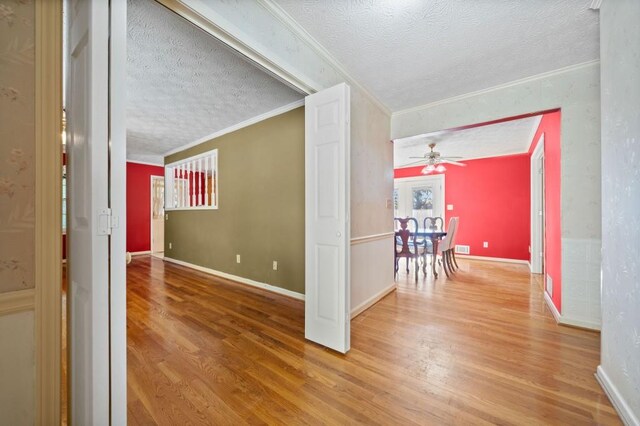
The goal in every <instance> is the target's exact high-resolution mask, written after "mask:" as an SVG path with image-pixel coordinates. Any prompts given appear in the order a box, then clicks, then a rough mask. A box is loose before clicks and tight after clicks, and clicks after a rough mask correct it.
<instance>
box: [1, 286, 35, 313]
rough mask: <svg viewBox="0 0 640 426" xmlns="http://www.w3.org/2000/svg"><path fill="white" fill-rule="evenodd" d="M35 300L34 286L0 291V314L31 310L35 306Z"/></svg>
mask: <svg viewBox="0 0 640 426" xmlns="http://www.w3.org/2000/svg"><path fill="white" fill-rule="evenodd" d="M35 302H36V290H35V289H34V288H29V289H26V290H16V291H8V292H5V293H0V316H3V315H9V314H15V313H18V312H23V311H32V310H34V308H35Z"/></svg>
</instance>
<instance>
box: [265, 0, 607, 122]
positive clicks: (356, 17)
mask: <svg viewBox="0 0 640 426" xmlns="http://www.w3.org/2000/svg"><path fill="white" fill-rule="evenodd" d="M273 1H275V2H276V3H277V4H278V5H280V6H281V8H282V9H284V11H285V12H286V13H288V14H289V15H290V16H291V17H292V18H293V19H294V20H296V21H297V22H298V23H299V24H300V25H301V26H302V27H303V28H304V29H305V30H306V31H307V32H308V33H309V34H310V35H311V36H312V37H313V38H315V39H316V40H317V41H318V42H319V43H320V44H322V45H323V46H324V47H325V48H326V49H327V50H328V51H329V52H330V53H331V54H332V55H333V56H334V57H335V58H336V59H337V60H338V61H339V62H340V63H341V64H342V65H343V66H344V67H345V68H346V69H347V71H348V72H349V73H350V74H351V75H352V77H354V78H355V79H356V80H357V81H358V82H360V83H362V84H363V85H364V86H366V87H367V88H368V89H369V90H371V91H372V93H373V94H374V95H375V96H376V97H378V98H379V99H380V100H381V101H382V102H383V103H384V104H386V105H387V106H388V107H389V108H390V109H391V110H392V111H398V110H402V109H406V108H411V107H414V106H418V105H423V104H426V103H430V102H434V101H438V100H442V99H446V98H449V97H452V96H456V95H461V94H465V93H469V92H473V91H477V90H482V89H486V88H489V87H493V86H497V85H500V84H503V83H507V82H511V81H514V80H518V79H521V78H525V77H530V76H533V75H536V74H540V73H543V72H547V71H551V70H555V69H558V68H562V67H566V66H569V65H574V64H578V63H582V62H587V61H590V60H594V59H597V58H599V30H598V13H597V12H595V11H593V10H589V9H588V7H589V5H590V4H591V1H592V0H357V1H356V0H273Z"/></svg>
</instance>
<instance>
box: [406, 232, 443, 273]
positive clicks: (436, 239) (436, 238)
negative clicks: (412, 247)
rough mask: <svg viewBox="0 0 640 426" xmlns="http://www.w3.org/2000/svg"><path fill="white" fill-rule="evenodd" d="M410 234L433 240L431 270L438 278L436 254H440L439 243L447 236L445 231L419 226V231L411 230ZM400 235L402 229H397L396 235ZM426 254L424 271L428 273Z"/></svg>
mask: <svg viewBox="0 0 640 426" xmlns="http://www.w3.org/2000/svg"><path fill="white" fill-rule="evenodd" d="M410 235H415V236H416V238H424V239H427V238H428V239H429V240H430V241H431V244H432V247H433V261H432V262H431V271H432V272H433V276H434V277H435V278H438V273H437V272H436V255H437V254H438V244H439V243H440V241H441V240H442V239H443V238H444V237H446V236H447V233H446V232H445V231H438V230H437V229H429V228H426V229H425V228H418V230H417V231H414V232H411V234H410ZM399 236H400V230H396V237H399ZM426 259H427V258H426V256H425V262H424V264H423V265H422V272H423V273H424V274H425V275H426V274H427V261H426Z"/></svg>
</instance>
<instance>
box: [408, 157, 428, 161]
mask: <svg viewBox="0 0 640 426" xmlns="http://www.w3.org/2000/svg"><path fill="white" fill-rule="evenodd" d="M409 158H422V159H423V160H426V159H427V157H409Z"/></svg>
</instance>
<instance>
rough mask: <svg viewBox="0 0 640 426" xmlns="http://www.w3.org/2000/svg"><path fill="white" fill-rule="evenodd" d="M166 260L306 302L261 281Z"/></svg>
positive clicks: (294, 294)
mask: <svg viewBox="0 0 640 426" xmlns="http://www.w3.org/2000/svg"><path fill="white" fill-rule="evenodd" d="M164 260H166V261H167V262H171V263H175V264H177V265H181V266H185V267H187V268H191V269H195V270H196V271H200V272H204V273H206V274H210V275H215V276H218V277H221V278H226V279H228V280H231V281H236V282H238V283H241V284H246V285H250V286H252V287H258V288H261V289H263V290H267V291H270V292H272V293H278V294H281V295H283V296H287V297H291V298H294V299H297V300H304V294H302V293H298V292H295V291H291V290H287V289H286V288H281V287H276V286H273V285H271V284H266V283H262V282H260V281H254V280H251V279H249V278H244V277H239V276H237V275H232V274H228V273H226V272H221V271H216V270H215V269H211V268H206V267H204V266H199V265H194V264H193V263H189V262H185V261H182V260H178V259H172V258H170V257H167V256H165V257H164Z"/></svg>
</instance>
